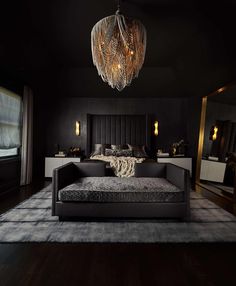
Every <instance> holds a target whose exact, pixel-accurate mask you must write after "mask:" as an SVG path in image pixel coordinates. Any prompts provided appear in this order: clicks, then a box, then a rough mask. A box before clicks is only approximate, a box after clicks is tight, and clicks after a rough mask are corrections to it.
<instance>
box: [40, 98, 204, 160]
mask: <svg viewBox="0 0 236 286" xmlns="http://www.w3.org/2000/svg"><path fill="white" fill-rule="evenodd" d="M144 113H148V114H150V115H151V123H150V124H151V125H153V122H154V121H155V120H158V121H159V135H158V136H157V137H154V136H153V134H150V137H151V138H150V141H151V145H152V149H153V150H156V149H159V148H162V149H164V150H166V151H168V150H169V147H170V145H171V144H172V143H173V142H177V141H179V140H181V139H184V140H186V141H187V142H189V152H190V155H192V156H195V155H196V146H197V138H198V127H199V114H200V99H194V98H188V99H187V98H178V99H163V98H157V99H150V98H146V99H137V98H136V99H132V98H129V99H127V98H124V99H120V98H110V99H105V98H101V99H96V98H87V99H85V98H61V99H58V100H57V101H56V102H53V103H51V104H48V120H47V124H46V126H45V132H46V134H45V137H46V138H45V143H46V144H45V154H44V155H53V154H54V153H55V151H56V146H57V144H59V145H60V148H61V149H64V150H68V149H69V148H70V147H71V146H80V147H81V149H82V150H85V149H86V144H87V142H86V138H87V134H86V132H87V114H144ZM42 116H44V117H45V113H44V114H42ZM76 120H79V121H80V122H81V136H76V135H75V121H76ZM113 120H114V119H113ZM117 120H120V119H119V118H117ZM103 124H105V123H103ZM121 124H126V123H124V122H122V123H121ZM106 128H107V129H109V128H111V126H110V125H109V120H108V122H106ZM136 128H139V126H130V129H129V128H127V129H126V132H130V135H129V136H131V137H132V134H135V129H136ZM150 129H151V130H152V131H153V126H151V128H150ZM96 130H97V132H98V130H99V127H97V128H96ZM101 132H103V131H102V130H101ZM120 133H121V135H122V131H121V130H120V131H119V130H116V132H111V136H112V138H113V140H114V141H115V140H116V137H117V136H118V137H120ZM94 136H97V135H94ZM125 136H127V135H125Z"/></svg>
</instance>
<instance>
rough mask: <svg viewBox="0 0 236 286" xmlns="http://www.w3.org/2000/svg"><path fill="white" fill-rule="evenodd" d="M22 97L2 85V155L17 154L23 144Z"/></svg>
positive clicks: (0, 140)
mask: <svg viewBox="0 0 236 286" xmlns="http://www.w3.org/2000/svg"><path fill="white" fill-rule="evenodd" d="M21 109H22V100H21V97H20V96H19V95H17V94H15V93H13V92H11V91H9V90H7V89H5V88H3V87H0V157H6V156H15V155H17V154H18V150H19V147H20V146H21V114H22V110H21Z"/></svg>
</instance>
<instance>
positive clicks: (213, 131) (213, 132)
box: [209, 126, 219, 141]
mask: <svg viewBox="0 0 236 286" xmlns="http://www.w3.org/2000/svg"><path fill="white" fill-rule="evenodd" d="M218 130H219V128H218V127H217V126H212V127H211V131H210V137H209V139H210V140H212V141H215V140H216V139H217V134H218Z"/></svg>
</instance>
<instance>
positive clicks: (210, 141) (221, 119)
mask: <svg viewBox="0 0 236 286" xmlns="http://www.w3.org/2000/svg"><path fill="white" fill-rule="evenodd" d="M235 173H236V85H234V86H231V87H229V88H227V89H225V90H223V89H221V90H219V92H218V94H215V95H212V96H208V99H207V110H206V120H205V132H204V145H203V157H202V160H201V171H200V180H201V183H202V184H204V185H205V186H207V188H210V190H211V191H213V192H216V193H218V194H223V195H224V196H228V197H229V198H233V196H234V191H235V186H236V184H235V182H236V176H235Z"/></svg>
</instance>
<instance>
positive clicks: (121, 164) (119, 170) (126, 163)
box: [90, 155, 145, 177]
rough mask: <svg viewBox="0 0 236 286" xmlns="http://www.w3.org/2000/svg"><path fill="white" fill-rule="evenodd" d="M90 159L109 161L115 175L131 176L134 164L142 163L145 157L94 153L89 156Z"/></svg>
mask: <svg viewBox="0 0 236 286" xmlns="http://www.w3.org/2000/svg"><path fill="white" fill-rule="evenodd" d="M90 159H93V160H101V161H105V162H109V163H110V165H111V167H112V169H113V170H114V173H115V175H116V176H117V177H133V176H134V166H135V164H136V163H142V162H143V161H144V160H145V158H135V157H116V156H104V155H95V156H92V157H90Z"/></svg>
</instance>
